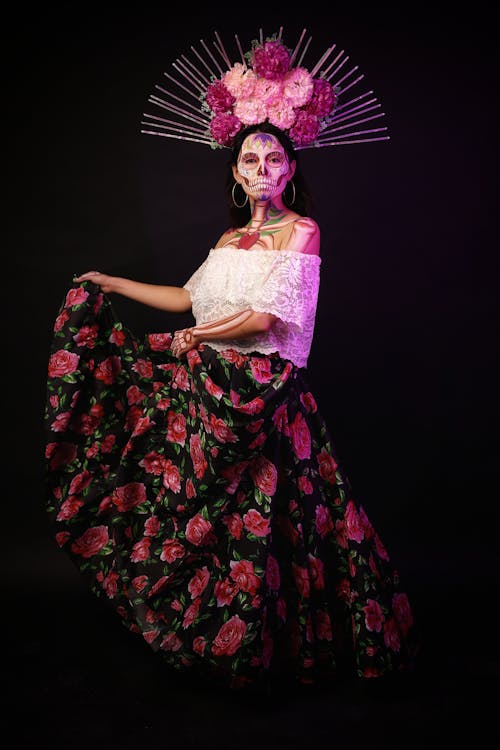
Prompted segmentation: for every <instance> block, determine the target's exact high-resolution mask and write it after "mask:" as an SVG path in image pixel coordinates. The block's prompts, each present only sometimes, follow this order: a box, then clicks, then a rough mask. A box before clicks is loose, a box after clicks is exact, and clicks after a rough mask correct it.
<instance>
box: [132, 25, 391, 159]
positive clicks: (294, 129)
mask: <svg viewBox="0 0 500 750" xmlns="http://www.w3.org/2000/svg"><path fill="white" fill-rule="evenodd" d="M305 33H306V30H305V29H304V31H303V32H302V35H301V37H300V39H299V41H298V43H297V45H296V46H295V49H293V50H292V49H289V48H288V47H286V46H285V45H284V43H283V41H282V38H281V36H282V28H281V29H280V31H279V34H273V35H272V36H270V37H267V38H266V39H264V38H263V33H262V29H261V30H260V39H254V40H253V41H252V43H251V49H250V50H249V51H248V52H246V53H245V54H244V53H243V50H242V47H241V44H240V41H239V39H238V36H237V35H235V40H236V44H237V48H238V52H239V56H240V57H241V62H236V63H231V61H230V59H229V56H228V54H227V52H226V49H225V47H224V45H223V44H222V41H221V39H220V36H219V34H218V33H217V32H216V33H215V36H216V41H214V42H213V45H214V47H215V51H216V52H217V53H218V56H219V59H218V58H217V57H215V56H214V54H213V53H212V51H211V50H210V48H209V47H208V46H207V45H206V44H205V42H204V41H203V40H200V41H201V44H202V46H203V49H204V53H205V54H204V55H201V54H200V53H199V52H198V51H197V50H196V49H195V48H194V47H191V50H192V52H193V53H194V55H195V56H196V59H197V62H196V63H193V62H192V60H189V59H188V58H187V57H186V56H185V55H182V58H179V59H177V60H176V61H175V62H174V63H173V67H174V68H175V70H176V71H177V73H178V74H179V75H180V76H181V77H182V78H183V79H184V81H179V80H177V79H176V78H174V77H173V76H172V75H170V74H169V73H165V76H166V77H167V78H168V79H169V80H170V81H172V82H173V83H175V84H176V85H177V86H178V87H179V88H181V89H182V90H183V92H185V93H187V94H189V95H190V97H191V99H189V98H186V97H185V96H179V94H174V93H173V92H171V91H169V90H167V89H165V88H163V87H162V86H156V88H157V89H158V90H160V91H161V92H162V93H163V94H166V95H167V96H168V97H169V99H164V98H161V97H159V96H157V95H154V94H152V95H151V96H150V97H149V99H148V101H150V102H151V103H153V104H155V105H157V106H158V107H160V108H161V109H163V110H166V111H168V112H169V113H173V114H174V115H176V117H177V118H181V119H175V120H173V119H166V118H164V117H160V116H157V115H147V114H145V115H144V117H147V118H148V119H149V121H147V122H146V121H143V122H142V124H143V125H146V126H148V127H149V129H148V130H142V131H141V132H142V133H147V134H149V135H161V136H165V137H167V138H178V139H180V140H188V141H195V142H198V143H203V144H206V145H209V146H211V147H212V148H231V146H232V145H233V143H234V139H235V137H236V135H237V134H238V133H239V132H240V130H242V129H243V128H245V127H246V126H249V125H256V124H260V123H264V122H269V123H271V124H272V125H274V126H276V127H277V128H279V129H280V130H282V131H283V132H284V133H286V135H288V137H289V138H290V140H291V141H292V144H293V145H294V147H295V148H296V149H297V150H299V149H304V148H311V147H313V146H314V147H318V146H336V145H343V144H347V143H363V142H366V141H379V140H388V139H389V136H388V135H385V136H377V137H368V138H367V137H364V136H366V135H370V136H371V135H372V134H373V133H377V132H379V131H384V130H387V127H380V128H372V129H368V130H356V127H357V125H359V124H361V123H364V122H367V121H368V120H372V119H375V118H378V117H383V116H384V114H385V113H384V112H381V113H378V114H375V115H371V116H369V117H363V118H362V119H361V120H358V119H356V118H357V117H358V116H360V115H364V114H366V113H367V112H369V111H371V110H373V109H377V108H378V107H380V104H374V102H376V98H372V99H369V100H367V101H364V102H362V103H360V101H361V100H362V99H364V98H365V97H366V96H369V95H370V94H372V93H373V91H367V92H365V93H364V94H362V95H360V96H357V97H355V98H354V99H351V100H350V101H347V102H342V104H340V103H339V99H340V96H341V95H342V94H344V93H345V92H346V91H347V90H348V89H350V88H351V87H352V86H354V85H355V84H356V83H358V81H360V80H361V79H362V78H363V77H364V76H363V75H359V76H358V77H356V78H355V79H354V80H352V81H351V82H350V83H347V79H348V78H349V77H350V76H351V75H352V74H353V73H354V72H355V71H356V70H357V68H358V66H357V65H356V66H355V67H354V68H352V69H351V70H350V71H348V72H347V73H345V74H344V75H342V73H343V71H342V70H341V69H342V68H343V66H344V64H345V63H346V62H347V60H348V59H349V57H348V56H344V50H342V51H341V52H339V53H338V54H337V56H336V57H335V58H334V59H333V60H332V61H331V62H330V63H329V64H328V66H327V67H326V68H324V69H323V70H322V69H321V68H322V66H323V65H325V63H326V62H327V60H328V58H330V56H331V54H332V53H333V50H334V49H335V47H336V45H335V44H334V45H332V46H331V47H329V48H328V49H327V50H326V52H325V53H324V55H323V56H322V57H321V58H320V60H319V61H318V62H317V63H316V65H315V66H314V67H313V68H312V69H311V70H310V71H309V70H307V68H305V67H303V65H302V61H303V58H304V56H305V53H306V51H307V49H308V47H309V44H310V42H311V37H309V40H308V41H307V42H306V44H305V46H304V48H303V49H302V51H301V54H300V57H299V51H300V50H301V46H302V42H303V40H304V36H305ZM221 60H222V65H223V66H224V67H221ZM200 63H201V66H202V67H200ZM332 68H333V70H332ZM207 73H208V76H207ZM318 73H319V75H318ZM337 74H340V77H338V78H337V80H336V81H332V79H333V78H334V77H335V76H336V75H337ZM330 81H332V82H330ZM192 98H194V99H196V102H197V103H196V105H195V104H193V103H192ZM172 100H173V101H172ZM179 103H180V104H179ZM370 105H373V106H370ZM186 120H187V121H188V123H186ZM353 128H354V130H353ZM353 136H362V138H356V139H353Z"/></svg>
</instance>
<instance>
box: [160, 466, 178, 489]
mask: <svg viewBox="0 0 500 750" xmlns="http://www.w3.org/2000/svg"><path fill="white" fill-rule="evenodd" d="M163 486H164V487H166V489H168V490H171V491H172V492H176V493H177V492H180V491H181V475H180V474H179V469H178V468H177V466H176V465H175V464H174V463H173V462H172V461H171V460H170V459H167V460H166V461H165V469H164V472H163Z"/></svg>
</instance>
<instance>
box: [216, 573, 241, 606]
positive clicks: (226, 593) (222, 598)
mask: <svg viewBox="0 0 500 750" xmlns="http://www.w3.org/2000/svg"><path fill="white" fill-rule="evenodd" d="M238 591H239V588H238V584H237V583H234V582H233V581H230V580H229V578H224V580H223V581H216V583H215V586H214V595H215V599H216V602H217V606H218V607H227V606H229V605H230V604H231V602H232V601H233V599H234V597H235V596H236V594H237V593H238Z"/></svg>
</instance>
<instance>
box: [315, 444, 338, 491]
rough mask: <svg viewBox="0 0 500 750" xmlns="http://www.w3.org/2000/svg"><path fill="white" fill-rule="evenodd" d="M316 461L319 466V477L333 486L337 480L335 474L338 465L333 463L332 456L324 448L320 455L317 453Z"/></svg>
mask: <svg viewBox="0 0 500 750" xmlns="http://www.w3.org/2000/svg"><path fill="white" fill-rule="evenodd" d="M316 460H317V462H318V466H319V475H320V477H321V478H322V479H324V480H325V481H327V482H330V484H335V483H336V481H337V478H336V476H335V472H336V470H337V468H338V464H337V463H336V462H335V460H334V458H333V456H331V455H330V453H328V452H327V451H326V450H325V449H324V448H323V450H322V451H321V453H318V455H317V456H316Z"/></svg>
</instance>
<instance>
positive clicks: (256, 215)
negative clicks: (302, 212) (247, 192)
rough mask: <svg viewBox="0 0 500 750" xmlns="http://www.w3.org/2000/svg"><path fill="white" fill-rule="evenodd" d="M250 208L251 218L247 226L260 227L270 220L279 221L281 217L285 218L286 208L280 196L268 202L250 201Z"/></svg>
mask: <svg viewBox="0 0 500 750" xmlns="http://www.w3.org/2000/svg"><path fill="white" fill-rule="evenodd" d="M251 207H252V218H251V219H250V222H249V226H251V227H260V226H262V224H265V223H266V221H269V220H270V219H274V221H276V219H279V218H280V217H281V216H285V214H286V212H287V208H286V206H285V204H284V203H283V201H282V200H281V196H278V197H277V198H274V199H273V200H268V201H258V200H256V201H251Z"/></svg>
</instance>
